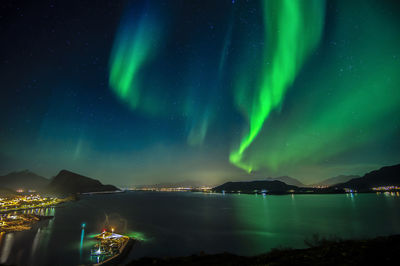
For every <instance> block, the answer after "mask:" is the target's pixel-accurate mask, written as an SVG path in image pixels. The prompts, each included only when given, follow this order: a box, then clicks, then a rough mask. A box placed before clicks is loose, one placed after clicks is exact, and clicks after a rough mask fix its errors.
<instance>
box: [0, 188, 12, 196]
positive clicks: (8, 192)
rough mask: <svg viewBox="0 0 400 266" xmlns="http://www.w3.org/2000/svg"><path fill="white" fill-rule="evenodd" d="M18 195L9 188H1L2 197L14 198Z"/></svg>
mask: <svg viewBox="0 0 400 266" xmlns="http://www.w3.org/2000/svg"><path fill="white" fill-rule="evenodd" d="M15 194H16V193H15V192H14V191H12V190H11V189H8V188H3V187H0V197H9V196H14V195H15Z"/></svg>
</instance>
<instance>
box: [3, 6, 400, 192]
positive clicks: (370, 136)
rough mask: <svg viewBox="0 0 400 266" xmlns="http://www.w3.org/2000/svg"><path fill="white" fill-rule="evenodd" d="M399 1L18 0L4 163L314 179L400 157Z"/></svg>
mask: <svg viewBox="0 0 400 266" xmlns="http://www.w3.org/2000/svg"><path fill="white" fill-rule="evenodd" d="M38 10H41V14H43V16H41V17H40V18H39V17H36V14H37V13H38ZM399 12H400V5H399V4H398V3H397V1H379V0H368V1H361V0H356V1H345V0H340V1H322V0H304V1H291V0H265V1H261V0H260V1H259V0H254V1H245V0H235V1H232V0H221V1H212V0H207V1H184V0H177V1H166V0H165V1H163V0H154V1H151V0H147V1H145V0H143V1H106V0H102V1H99V3H98V4H97V5H96V7H95V8H93V7H92V4H91V3H90V2H85V1H83V2H80V3H76V4H68V3H62V2H57V1H56V2H55V3H53V4H49V3H46V2H43V3H40V4H38V5H37V6H32V5H29V4H21V3H20V4H17V3H14V2H12V1H9V2H8V1H6V4H3V6H2V7H1V14H0V15H1V20H2V21H3V23H4V25H5V26H4V27H1V28H0V32H1V34H2V36H4V37H5V39H6V40H8V41H7V42H5V43H3V44H2V46H3V49H2V51H3V53H2V55H1V61H0V62H1V63H0V67H1V73H2V77H3V78H2V79H3V82H2V83H3V84H2V90H1V105H0V108H1V115H0V119H1V124H2V126H1V131H0V161H1V162H2V163H1V165H0V171H1V173H6V172H10V171H13V170H18V169H25V168H29V169H31V170H33V171H37V172H38V173H40V174H43V175H46V176H51V175H54V174H55V173H56V172H57V171H58V170H59V169H64V168H66V169H70V170H72V171H76V172H80V173H82V174H85V175H88V176H96V177H99V178H102V179H103V180H105V181H108V182H112V183H115V184H117V185H131V184H149V183H154V182H177V181H182V180H197V181H204V182H205V183H213V184H217V183H219V182H221V181H225V180H239V179H243V180H250V179H255V178H261V177H266V176H279V175H290V176H293V177H295V178H297V179H299V180H301V181H302V182H304V183H311V182H315V181H319V180H322V179H324V178H327V177H331V176H335V175H339V174H363V173H365V172H367V171H369V170H372V169H375V168H377V167H380V166H383V165H390V164H395V163H399V162H400V138H399V136H400V34H398V32H399V30H398V29H399V26H400V19H399V16H398V14H399ZM5 22H7V23H5ZM27 25H29V26H27Z"/></svg>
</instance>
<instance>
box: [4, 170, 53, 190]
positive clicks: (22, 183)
mask: <svg viewBox="0 0 400 266" xmlns="http://www.w3.org/2000/svg"><path fill="white" fill-rule="evenodd" d="M49 182H50V180H49V179H47V178H44V177H43V176H39V175H37V174H35V173H33V172H31V171H28V170H24V171H19V172H12V173H9V174H7V175H3V176H0V184H1V186H2V187H3V188H8V189H11V190H14V191H15V190H17V189H23V190H30V189H31V190H41V189H43V188H44V187H46V186H47V185H48V184H49Z"/></svg>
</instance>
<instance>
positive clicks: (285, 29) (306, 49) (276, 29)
mask: <svg viewBox="0 0 400 266" xmlns="http://www.w3.org/2000/svg"><path fill="white" fill-rule="evenodd" d="M263 3H264V24H265V51H263V54H262V55H261V58H263V60H262V63H261V67H260V68H259V71H258V76H257V77H256V82H252V83H250V82H246V79H247V81H249V80H248V78H247V77H243V78H242V77H240V78H239V80H240V81H239V82H237V83H236V84H237V92H236V99H237V104H238V105H239V106H240V108H241V109H244V110H245V112H246V115H247V116H248V117H249V119H248V120H249V124H250V125H249V132H248V133H247V134H246V135H245V136H244V138H243V139H242V141H241V143H240V146H239V148H238V150H235V151H233V152H232V153H231V155H230V161H231V162H232V163H234V164H236V165H237V166H239V167H241V168H243V169H246V170H247V171H249V172H251V171H252V169H253V166H252V163H251V162H250V163H245V162H243V161H242V155H243V153H244V152H245V150H246V149H247V148H248V147H249V146H250V145H251V143H252V142H253V141H254V139H255V138H256V137H257V135H258V134H259V132H260V130H261V128H262V126H263V124H264V122H265V120H266V119H267V118H268V116H269V114H270V113H271V111H273V110H274V109H275V108H277V107H279V106H280V105H281V104H282V101H283V99H284V96H285V93H286V91H287V89H288V87H289V86H290V85H292V83H293V81H294V79H295V77H296V75H297V72H298V71H299V69H300V68H301V66H302V65H303V62H304V60H305V59H306V58H307V56H308V54H309V53H310V52H311V51H312V50H313V49H314V48H315V46H316V45H317V44H318V42H319V40H320V37H321V32H322V28H323V20H324V12H325V10H324V5H325V3H324V1H321V0H313V1H291V0H283V1H264V2H263ZM269 61H270V62H271V63H270V64H269V63H265V62H269ZM251 63H252V62H251ZM242 73H243V75H246V76H248V75H249V74H250V73H247V72H246V71H245V72H242ZM250 75H251V74H250ZM243 80H244V82H243Z"/></svg>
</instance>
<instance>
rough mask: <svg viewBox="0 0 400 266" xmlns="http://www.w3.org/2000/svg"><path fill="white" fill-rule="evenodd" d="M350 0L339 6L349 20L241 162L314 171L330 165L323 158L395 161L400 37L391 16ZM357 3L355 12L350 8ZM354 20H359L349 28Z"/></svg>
mask: <svg viewBox="0 0 400 266" xmlns="http://www.w3.org/2000/svg"><path fill="white" fill-rule="evenodd" d="M352 7H353V8H349V6H348V4H346V5H339V6H338V9H339V11H340V14H342V16H343V17H344V18H346V19H342V20H340V22H338V23H337V24H336V27H335V30H334V31H332V32H331V37H330V39H331V40H332V41H331V43H332V45H331V46H330V47H329V48H326V49H328V50H327V52H326V55H325V57H324V58H323V59H322V60H319V61H318V66H319V67H318V68H317V69H314V70H313V71H312V72H310V73H309V74H304V76H303V82H302V83H301V84H296V88H297V89H298V93H297V94H296V100H295V101H293V102H292V105H290V106H288V108H287V109H286V110H285V111H286V112H285V116H284V119H281V116H279V115H276V116H275V117H274V119H271V121H270V122H269V123H268V125H266V127H265V130H263V132H262V135H260V138H258V139H257V140H256V141H255V144H254V145H253V146H252V147H251V149H249V150H248V154H247V155H246V158H245V159H244V161H245V164H252V165H253V166H254V167H255V168H257V169H260V168H267V169H270V170H272V171H274V172H280V173H282V172H285V173H289V174H290V173H297V175H299V169H300V168H301V167H303V168H305V169H307V168H308V172H316V171H318V168H321V169H323V168H325V169H326V168H327V167H326V166H324V163H328V164H333V166H334V165H335V164H337V165H341V164H349V165H353V166H354V165H356V164H363V163H364V164H366V163H368V162H369V161H370V162H372V163H375V164H376V162H380V161H385V163H386V164H389V163H396V162H397V159H396V157H394V156H392V155H391V153H390V152H388V150H389V149H390V147H391V145H392V143H388V142H387V140H388V139H395V138H396V135H398V132H399V129H398V127H397V126H396V125H397V124H398V121H399V118H398V115H397V114H398V113H399V111H400V106H399V103H400V90H399V87H398V84H400V76H399V75H398V72H399V67H400V60H399V57H398V54H399V47H400V37H399V36H398V34H396V29H395V28H393V27H391V25H392V23H393V21H391V20H390V18H385V19H382V18H381V17H379V16H376V13H375V10H374V7H372V6H368V5H367V6H363V7H359V6H357V3H354V4H353V6H352ZM356 7H358V8H359V11H360V12H359V14H353V13H352V10H354V8H356ZM364 17H370V19H369V20H368V21H366V20H365V19H364ZM353 21H356V22H359V21H361V22H362V23H360V24H358V23H357V25H358V27H352V28H349V26H348V25H349V24H350V22H353ZM341 38H343V39H341ZM336 40H345V41H341V43H337V42H336ZM377 51H379V55H377ZM377 150H378V151H379V152H373V151H377ZM383 154H387V155H385V156H383ZM358 158H361V159H358ZM388 158H390V159H389V160H388ZM361 166H362V165H361ZM310 169H312V170H310ZM350 171H352V170H351V169H350ZM336 172H342V170H340V169H339V170H336Z"/></svg>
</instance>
